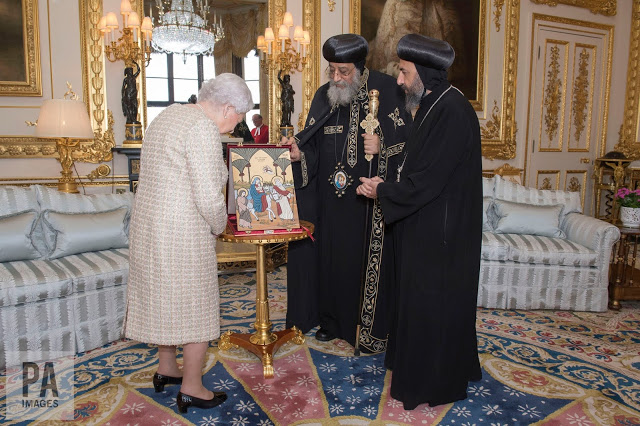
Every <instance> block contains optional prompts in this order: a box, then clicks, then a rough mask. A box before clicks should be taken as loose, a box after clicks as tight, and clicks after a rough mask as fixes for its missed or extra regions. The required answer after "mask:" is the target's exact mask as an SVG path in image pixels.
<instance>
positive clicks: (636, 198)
mask: <svg viewBox="0 0 640 426" xmlns="http://www.w3.org/2000/svg"><path fill="white" fill-rule="evenodd" d="M614 198H615V200H616V201H617V202H618V204H620V206H622V207H633V208H640V188H638V189H635V190H631V189H629V188H624V187H623V188H620V189H618V192H616V195H615V197H614Z"/></svg>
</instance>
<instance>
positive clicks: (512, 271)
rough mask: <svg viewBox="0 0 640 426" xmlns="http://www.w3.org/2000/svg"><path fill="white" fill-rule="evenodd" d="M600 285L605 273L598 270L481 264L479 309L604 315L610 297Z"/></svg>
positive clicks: (488, 262) (499, 263)
mask: <svg viewBox="0 0 640 426" xmlns="http://www.w3.org/2000/svg"><path fill="white" fill-rule="evenodd" d="M607 270H608V268H607ZM603 282H607V271H603V270H601V269H598V268H589V267H586V268H583V267H580V268H576V267H560V266H550V265H536V266H535V267H534V266H532V265H527V264H522V263H515V262H495V261H482V263H481V265H480V291H479V292H478V306H483V307H487V308H497V309H561V310H572V311H595V312H603V311H606V310H607V302H608V294H609V293H608V291H607V286H605V285H603Z"/></svg>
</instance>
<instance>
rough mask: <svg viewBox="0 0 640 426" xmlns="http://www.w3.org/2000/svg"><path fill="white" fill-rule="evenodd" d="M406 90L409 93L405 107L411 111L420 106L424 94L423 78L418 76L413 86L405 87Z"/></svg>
mask: <svg viewBox="0 0 640 426" xmlns="http://www.w3.org/2000/svg"><path fill="white" fill-rule="evenodd" d="M405 87H406V86H405ZM405 91H406V94H407V99H406V100H405V104H404V105H405V106H404V108H405V109H406V110H407V112H409V113H410V112H412V111H413V110H414V109H416V108H418V107H419V106H420V101H421V100H422V94H423V93H424V85H423V84H422V80H420V79H419V78H418V77H417V76H416V79H415V80H414V81H413V83H412V84H411V86H409V88H408V89H405Z"/></svg>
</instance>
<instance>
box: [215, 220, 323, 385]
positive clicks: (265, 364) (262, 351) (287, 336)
mask: <svg viewBox="0 0 640 426" xmlns="http://www.w3.org/2000/svg"><path fill="white" fill-rule="evenodd" d="M300 225H301V226H302V227H303V228H306V229H308V230H309V233H313V229H314V226H313V224H311V223H309V222H307V221H304V220H301V221H300ZM218 238H219V239H220V240H221V241H224V242H231V243H248V244H254V245H255V246H256V322H255V323H254V324H253V327H254V328H255V330H256V332H255V333H253V334H242V333H232V332H230V331H227V332H226V333H224V334H222V336H220V343H219V344H218V347H219V348H220V349H221V350H223V351H224V350H228V349H231V348H232V347H238V346H239V347H242V348H244V349H246V350H248V351H249V352H252V353H253V354H255V355H256V356H257V357H258V358H260V360H261V361H262V369H263V375H264V377H265V378H266V379H270V378H272V377H273V354H275V353H276V352H277V351H278V349H279V348H280V346H282V345H283V344H285V343H286V342H288V341H289V340H293V342H294V343H296V344H298V345H301V344H303V343H304V335H303V334H302V332H301V331H300V330H299V329H298V328H296V327H292V328H288V329H286V330H282V331H276V332H272V331H271V325H272V324H271V321H270V320H269V299H268V297H267V268H266V260H265V258H266V256H265V246H266V245H268V244H270V243H284V242H289V241H295V240H302V239H304V238H307V232H306V231H305V230H296V231H295V232H286V233H278V234H243V235H234V234H233V232H231V230H230V229H229V227H228V226H227V229H226V230H225V232H223V233H222V234H220V235H219V236H218Z"/></svg>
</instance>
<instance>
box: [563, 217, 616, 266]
mask: <svg viewBox="0 0 640 426" xmlns="http://www.w3.org/2000/svg"><path fill="white" fill-rule="evenodd" d="M562 230H563V231H564V232H565V234H567V239H568V240H571V241H573V242H576V243H578V244H581V245H583V246H585V247H587V248H590V249H591V250H593V251H595V252H596V253H598V264H599V265H603V264H605V263H606V264H608V263H609V259H610V258H611V249H612V248H613V245H614V244H615V243H616V242H617V241H618V240H619V239H620V230H619V229H618V227H617V226H614V225H612V224H610V223H608V222H605V221H603V220H600V219H596V218H593V217H591V216H585V215H583V214H582V213H569V214H568V215H567V216H566V217H565V220H564V223H563V224H562Z"/></svg>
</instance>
